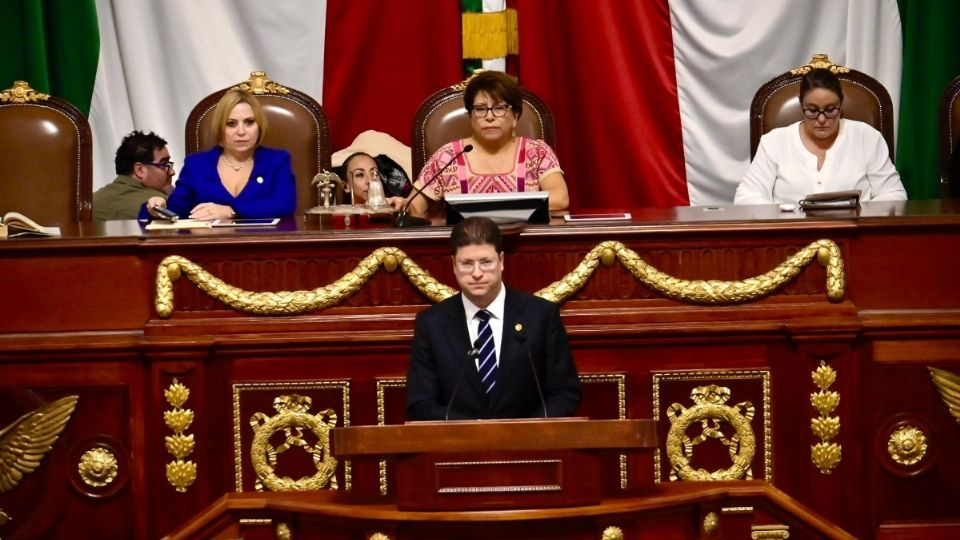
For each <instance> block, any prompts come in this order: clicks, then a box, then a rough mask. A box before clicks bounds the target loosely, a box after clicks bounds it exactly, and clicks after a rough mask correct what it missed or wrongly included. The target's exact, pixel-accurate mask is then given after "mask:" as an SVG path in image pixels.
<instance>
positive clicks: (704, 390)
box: [665, 385, 757, 481]
mask: <svg viewBox="0 0 960 540" xmlns="http://www.w3.org/2000/svg"><path fill="white" fill-rule="evenodd" d="M690 399H691V400H692V401H693V402H694V406H692V407H689V408H687V407H685V406H683V405H681V404H679V403H674V404H672V405H670V407H668V408H667V411H666V414H667V418H668V419H669V420H670V430H669V431H668V432H667V440H666V443H665V446H666V450H667V458H668V459H669V460H670V464H671V466H672V472H671V475H670V476H671V480H694V481H717V480H740V479H741V478H743V477H744V476H746V477H747V479H748V480H750V479H752V478H753V474H752V472H751V468H750V464H751V463H752V462H753V456H754V454H755V453H756V446H757V442H756V437H755V435H754V433H753V428H752V427H751V426H750V421H751V420H753V416H754V412H755V411H754V407H753V404H751V403H750V402H749V401H744V402H741V403H737V404H736V405H734V406H731V405H727V404H726V402H727V400H729V399H730V389H729V388H726V387H721V386H717V385H707V386H698V387H696V388H694V389H693V390H691V392H690ZM697 423H699V424H700V428H701V430H702V432H701V435H700V436H698V437H696V439H695V440H691V439H690V438H689V437H688V436H687V435H686V431H687V429H688V428H689V427H690V426H693V425H695V424H697ZM722 423H727V424H729V425H730V426H731V427H732V428H733V429H734V431H735V434H734V435H733V436H732V437H727V436H726V435H725V434H724V432H723V430H722V429H721V425H722ZM707 439H716V440H717V441H719V442H721V443H723V444H724V445H725V446H727V449H728V452H729V453H730V459H731V460H732V462H733V464H732V465H731V466H730V467H729V468H727V469H718V470H716V471H707V470H704V469H694V468H693V467H692V466H691V465H690V461H691V459H692V458H693V448H694V447H695V446H696V445H698V444H700V443H702V442H705V441H706V440H707Z"/></svg>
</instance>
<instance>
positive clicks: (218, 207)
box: [147, 197, 392, 221]
mask: <svg viewBox="0 0 960 540" xmlns="http://www.w3.org/2000/svg"><path fill="white" fill-rule="evenodd" d="M166 206H167V201H166V200H165V199H164V198H163V197H150V198H149V199H147V212H149V213H150V215H151V216H153V217H155V218H164V217H166V216H164V215H162V214H160V213H159V212H157V208H166ZM391 206H392V204H391ZM236 215H237V213H236V212H235V211H234V210H233V208H231V207H229V206H227V205H224V204H216V203H210V202H206V203H200V204H198V205H196V206H194V207H193V209H192V210H190V216H189V217H190V218H192V219H199V220H203V221H212V220H215V219H230V218H233V217H236Z"/></svg>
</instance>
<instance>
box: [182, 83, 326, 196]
mask: <svg viewBox="0 0 960 540" xmlns="http://www.w3.org/2000/svg"><path fill="white" fill-rule="evenodd" d="M231 88H241V89H244V90H247V91H249V92H251V93H252V94H254V95H255V96H257V99H258V100H259V101H260V105H261V106H262V107H263V112H264V114H265V115H266V116H267V122H268V124H269V128H268V130H267V136H266V138H265V139H264V140H263V144H264V146H270V147H273V148H282V149H284V150H287V151H288V152H290V155H291V158H292V162H293V174H294V175H295V176H296V181H297V210H296V212H297V213H298V214H300V213H302V212H303V211H305V210H307V209H310V208H312V207H314V206H316V205H317V201H318V193H317V189H316V188H315V187H314V186H312V185H311V184H310V182H311V180H313V177H314V176H315V175H316V174H317V173H318V172H320V170H321V169H329V168H330V125H329V123H328V121H327V114H326V113H325V112H324V111H323V107H321V106H320V104H319V103H317V102H316V100H314V99H313V98H311V97H310V96H308V95H307V94H304V93H303V92H301V91H299V90H296V89H294V88H286V87H284V86H281V85H279V84H277V83H275V82H274V81H271V80H270V79H268V78H267V75H266V73H264V72H263V71H254V72H253V73H251V74H250V79H248V80H246V81H243V82H241V83H238V84H237V85H235V86H233V87H231ZM231 88H224V89H222V90H218V91H216V92H214V93H212V94H210V95H209V96H207V97H205V98H203V100H202V101H201V102H200V103H198V104H197V105H196V106H195V107H194V108H193V110H192V111H190V116H189V117H188V118H187V127H186V142H187V145H186V151H187V153H188V154H191V153H194V152H199V151H200V150H206V149H208V148H212V147H213V146H215V145H216V144H217V139H216V136H215V135H214V133H213V130H212V122H213V109H214V108H215V107H216V106H217V102H218V101H219V100H220V98H221V97H223V94H225V93H226V92H227V90H230V89H231Z"/></svg>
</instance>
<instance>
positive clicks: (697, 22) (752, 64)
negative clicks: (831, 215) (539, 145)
mask: <svg viewBox="0 0 960 540" xmlns="http://www.w3.org/2000/svg"><path fill="white" fill-rule="evenodd" d="M4 8H5V9H4V14H5V17H4V18H3V20H2V21H0V28H2V30H3V31H4V32H5V34H4V35H7V36H9V38H10V39H9V40H8V43H11V44H12V45H13V46H12V47H8V48H6V49H5V50H4V52H2V53H0V85H2V87H3V88H7V87H9V86H12V83H13V81H14V80H17V79H24V80H27V81H28V82H29V83H30V84H31V85H32V86H33V87H34V88H35V89H37V90H39V91H43V92H48V93H51V94H53V95H57V96H60V97H63V98H66V99H67V100H69V101H70V102H72V103H74V104H75V105H77V107H78V108H80V109H81V110H83V111H85V112H88V113H89V119H90V123H91V127H92V129H93V133H94V160H95V167H94V178H95V188H96V187H99V186H102V185H104V184H106V183H108V182H110V181H111V180H112V179H113V177H114V171H113V155H114V152H115V151H116V147H117V145H118V144H119V142H120V139H121V138H122V137H123V136H124V135H125V134H126V133H128V132H129V131H131V130H133V129H140V130H148V131H155V132H157V133H158V134H160V135H161V136H163V137H165V138H166V139H167V140H168V142H169V147H170V150H171V153H172V155H173V159H174V161H177V162H182V159H183V151H184V124H185V122H186V118H187V115H188V114H189V112H190V110H191V109H192V107H193V106H194V105H195V104H196V103H198V102H199V101H200V100H201V99H202V98H203V97H205V96H206V95H208V94H210V93H211V92H213V91H215V90H217V89H220V88H223V87H226V86H229V85H232V84H235V83H237V82H239V81H241V80H244V79H246V78H247V77H248V76H249V74H250V72H251V71H256V70H263V71H266V72H267V75H268V76H269V77H270V78H271V79H273V80H274V81H277V82H278V83H280V84H283V85H286V86H291V87H294V88H297V89H299V90H301V91H303V92H306V93H307V94H310V95H312V96H313V97H314V98H315V99H317V100H318V101H320V102H321V103H322V104H323V106H324V108H325V110H326V111H327V113H328V116H329V118H330V125H331V131H332V133H331V135H332V139H333V140H332V147H333V149H334V150H336V149H339V148H343V147H345V146H347V145H348V144H349V143H350V141H352V140H353V138H354V137H355V136H356V135H357V134H358V133H360V132H361V131H364V130H368V129H374V130H378V131H383V132H387V133H389V134H391V135H393V136H394V137H396V138H397V139H399V140H401V141H403V142H404V143H406V144H411V142H412V141H411V139H412V120H413V116H414V113H415V111H416V108H417V106H418V105H419V104H420V102H421V101H422V100H423V99H424V98H425V97H427V96H428V95H430V94H431V93H432V92H434V91H435V90H437V89H439V88H441V87H443V86H447V85H450V84H454V83H456V82H459V81H460V80H462V79H463V77H464V58H463V51H464V42H465V41H464V34H463V29H464V25H465V24H467V23H465V22H464V20H465V19H463V17H462V11H467V12H488V13H493V12H496V11H500V10H503V9H508V8H509V9H511V10H514V11H515V17H513V20H514V24H515V25H516V34H515V37H517V38H518V39H517V43H516V45H518V47H516V50H515V51H510V52H509V53H508V56H507V57H506V60H505V63H503V62H504V61H503V59H501V60H499V62H502V63H501V64H499V65H505V66H506V69H507V70H508V71H512V72H515V73H516V74H517V75H518V76H519V78H520V82H521V84H523V85H524V86H525V87H527V88H529V89H530V90H532V91H533V92H535V93H537V94H538V95H540V96H541V97H542V98H544V100H545V101H546V102H547V103H548V104H549V105H550V107H551V109H552V110H553V113H554V116H555V119H556V124H557V139H558V142H557V148H556V150H557V152H558V155H559V157H560V161H561V165H562V166H563V169H564V171H565V173H566V177H567V182H568V184H569V186H570V192H571V204H572V207H573V209H575V210H576V209H588V208H635V207H648V206H659V207H667V206H676V205H686V204H696V205H703V204H723V203H729V202H730V201H732V198H733V192H734V189H735V187H736V184H737V182H738V181H739V179H740V177H741V176H742V174H743V172H744V171H745V170H746V167H747V165H748V163H749V130H748V120H749V119H748V114H749V106H750V100H751V98H752V96H753V93H754V92H755V91H756V89H757V88H759V87H760V86H761V85H762V84H763V83H764V82H765V81H767V80H769V79H771V78H773V77H774V76H776V75H778V74H780V73H782V72H783V71H786V70H787V69H790V68H792V67H796V66H799V65H802V64H804V63H806V62H808V61H809V60H810V58H811V56H812V55H813V54H814V53H826V54H828V55H829V57H830V59H831V60H833V61H834V62H836V63H839V64H844V65H847V66H849V67H852V68H855V69H858V70H860V71H864V72H866V73H868V74H870V75H872V76H874V77H875V78H877V79H878V80H880V81H881V82H882V83H883V84H884V85H885V86H886V87H887V89H888V90H889V91H890V94H891V96H892V97H893V99H894V104H895V106H896V108H897V110H896V111H895V113H896V124H895V125H896V127H897V129H898V137H897V140H898V152H897V168H898V169H899V170H900V171H901V175H902V176H903V179H904V183H905V184H906V186H907V190H908V193H909V194H910V197H911V198H930V197H934V196H936V194H937V188H936V185H937V170H938V161H937V159H938V158H937V152H938V143H937V137H938V132H937V114H938V101H939V96H940V92H941V91H942V90H943V88H944V87H945V86H946V85H947V83H948V82H949V81H950V80H951V79H952V78H953V77H955V76H957V75H960V54H957V52H958V51H957V49H958V47H960V45H958V42H957V41H956V39H955V38H954V32H953V30H954V29H953V28H952V27H951V25H950V24H949V23H950V21H956V20H958V15H960V3H958V2H956V1H955V0H927V1H924V0H900V1H899V2H897V1H896V0H830V1H827V0H823V1H810V2H796V1H793V0H738V1H728V2H715V1H709V0H642V1H640V0H637V1H626V0H405V1H403V2H388V1H383V0H326V1H323V0H284V1H281V2H264V1H262V0H201V1H199V2H198V1H195V0H164V1H163V2H156V1H153V0H124V1H123V2H116V1H111V0H6V1H5V2H4ZM507 20H510V18H507ZM498 24H499V23H498ZM498 28H499V27H498ZM497 61H498V60H492V62H497ZM492 65H494V66H496V65H497V64H496V63H494V64H492ZM301 180H302V179H301Z"/></svg>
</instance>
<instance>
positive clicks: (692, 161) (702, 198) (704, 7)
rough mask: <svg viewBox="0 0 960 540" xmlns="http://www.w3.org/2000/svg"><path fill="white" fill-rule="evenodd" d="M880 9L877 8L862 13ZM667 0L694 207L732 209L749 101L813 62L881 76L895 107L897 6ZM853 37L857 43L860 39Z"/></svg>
mask: <svg viewBox="0 0 960 540" xmlns="http://www.w3.org/2000/svg"><path fill="white" fill-rule="evenodd" d="M870 4H872V5H874V7H873V8H870V7H865V6H867V5H870ZM876 4H877V2H876V0H844V1H840V0H836V1H831V2H795V1H793V0H750V1H740V2H690V1H684V0H670V1H669V5H670V17H671V25H672V28H673V46H674V57H675V63H676V69H677V92H678V95H679V101H680V119H681V126H682V132H683V145H684V157H685V162H686V175H687V186H688V191H689V195H690V203H691V204H694V205H704V204H729V203H730V202H731V201H732V200H733V192H734V191H735V190H736V186H737V183H738V182H739V181H740V178H741V177H742V176H743V174H744V172H745V171H746V168H747V166H748V165H749V159H750V127H749V115H750V101H751V100H752V99H753V94H754V93H755V92H756V91H757V89H759V88H760V86H761V85H762V84H763V83H765V82H766V81H768V80H770V79H772V78H773V77H775V76H777V75H779V74H780V73H783V72H784V71H786V70H788V69H790V68H793V67H796V66H799V65H802V64H805V63H807V62H808V61H809V60H810V58H811V57H812V55H813V54H814V53H827V54H829V56H830V58H831V60H833V61H834V62H837V63H841V64H845V65H849V66H850V67H853V68H856V69H859V70H861V71H864V72H866V73H868V74H870V75H871V76H873V77H876V78H877V79H878V80H880V82H882V83H883V84H884V85H885V86H886V87H887V89H888V90H890V91H891V97H893V99H894V103H897V99H898V97H899V87H900V63H901V54H900V50H901V44H900V25H899V15H898V12H897V5H896V0H882V4H884V6H886V9H881V8H878V7H876ZM850 36H856V37H855V38H853V37H850Z"/></svg>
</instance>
